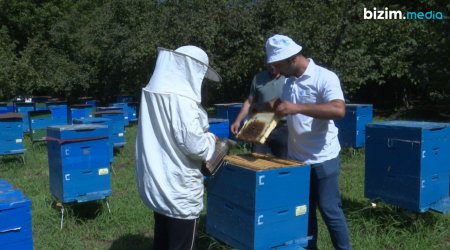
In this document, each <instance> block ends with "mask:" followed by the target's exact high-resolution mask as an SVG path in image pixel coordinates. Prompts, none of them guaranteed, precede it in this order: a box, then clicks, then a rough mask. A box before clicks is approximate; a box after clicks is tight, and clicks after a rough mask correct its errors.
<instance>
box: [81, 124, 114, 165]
mask: <svg viewBox="0 0 450 250" xmlns="http://www.w3.org/2000/svg"><path fill="white" fill-rule="evenodd" d="M73 124H97V125H104V126H107V127H108V132H109V133H108V136H109V138H108V147H109V151H110V152H109V158H110V160H109V161H110V162H113V161H114V134H113V130H112V121H111V119H108V118H101V117H93V118H85V119H74V120H73Z"/></svg>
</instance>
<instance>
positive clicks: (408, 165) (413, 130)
mask: <svg viewBox="0 0 450 250" xmlns="http://www.w3.org/2000/svg"><path fill="white" fill-rule="evenodd" d="M366 129H367V130H366V150H365V154H366V158H365V167H366V169H365V190H364V194H365V196H366V197H367V198H369V199H372V200H375V201H382V202H385V203H388V204H392V205H396V206H399V207H401V208H404V209H407V210H410V211H414V212H425V211H427V210H429V209H433V210H436V211H439V212H443V213H448V212H450V201H449V173H450V154H449V152H450V124H448V123H433V122H415V121H387V122H378V123H371V124H368V125H367V128H366Z"/></svg>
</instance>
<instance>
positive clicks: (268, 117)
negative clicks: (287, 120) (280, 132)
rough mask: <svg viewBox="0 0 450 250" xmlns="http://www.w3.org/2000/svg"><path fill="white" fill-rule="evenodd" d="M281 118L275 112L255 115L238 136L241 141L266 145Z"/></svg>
mask: <svg viewBox="0 0 450 250" xmlns="http://www.w3.org/2000/svg"><path fill="white" fill-rule="evenodd" d="M278 121H280V118H279V117H278V116H276V115H275V113H273V112H261V113H256V114H253V115H252V116H251V117H250V118H249V119H248V120H247V121H246V122H245V124H244V126H243V127H242V129H241V130H240V131H239V133H238V134H237V136H236V138H238V139H239V140H243V141H247V142H253V143H259V144H264V143H265V142H266V139H267V137H268V136H269V135H270V133H271V132H272V130H273V129H274V128H275V127H276V126H277V123H278Z"/></svg>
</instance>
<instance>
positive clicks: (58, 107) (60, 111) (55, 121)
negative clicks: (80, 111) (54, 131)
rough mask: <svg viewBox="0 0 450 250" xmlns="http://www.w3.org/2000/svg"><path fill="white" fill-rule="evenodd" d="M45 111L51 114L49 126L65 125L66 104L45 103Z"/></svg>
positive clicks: (56, 102)
mask: <svg viewBox="0 0 450 250" xmlns="http://www.w3.org/2000/svg"><path fill="white" fill-rule="evenodd" d="M46 105H47V109H48V110H50V111H51V112H52V124H51V125H65V124H67V112H68V109H67V102H65V101H49V102H47V103H46Z"/></svg>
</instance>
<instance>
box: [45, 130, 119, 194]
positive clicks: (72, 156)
mask: <svg viewBox="0 0 450 250" xmlns="http://www.w3.org/2000/svg"><path fill="white" fill-rule="evenodd" d="M108 135H109V131H108V127H107V126H103V125H95V124H74V125H59V126H50V127H48V129H47V149H48V161H49V179H50V191H51V193H52V195H53V196H55V197H56V198H57V199H58V200H59V201H61V202H62V203H70V202H85V201H91V200H100V199H104V198H106V197H109V196H110V195H111V178H110V165H109V162H110V156H109V155H110V151H109V150H110V149H109V146H108Z"/></svg>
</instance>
